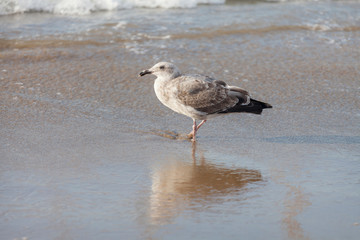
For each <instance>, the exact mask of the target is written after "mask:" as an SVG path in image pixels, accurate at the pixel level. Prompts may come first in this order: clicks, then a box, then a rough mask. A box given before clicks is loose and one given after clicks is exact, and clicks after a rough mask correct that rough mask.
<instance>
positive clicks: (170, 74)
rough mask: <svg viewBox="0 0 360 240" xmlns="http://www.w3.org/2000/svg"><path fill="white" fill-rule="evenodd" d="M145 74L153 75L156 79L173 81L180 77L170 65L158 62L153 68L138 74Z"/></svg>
mask: <svg viewBox="0 0 360 240" xmlns="http://www.w3.org/2000/svg"><path fill="white" fill-rule="evenodd" d="M146 74H154V75H155V76H157V77H161V78H167V79H173V78H177V77H178V76H180V71H179V69H178V68H177V67H176V66H175V65H174V64H172V63H169V62H159V63H157V64H155V65H154V66H153V67H151V68H149V69H147V70H144V71H142V72H141V73H139V76H141V77H142V76H144V75H146Z"/></svg>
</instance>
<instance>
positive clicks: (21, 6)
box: [0, 0, 225, 15]
mask: <svg viewBox="0 0 360 240" xmlns="http://www.w3.org/2000/svg"><path fill="white" fill-rule="evenodd" d="M223 3H225V0H1V1H0V15H8V14H14V13H24V12H49V13H55V14H74V15H84V14H89V13H91V12H96V11H111V10H119V9H129V8H136V7H145V8H193V7H196V6H197V5H198V4H223Z"/></svg>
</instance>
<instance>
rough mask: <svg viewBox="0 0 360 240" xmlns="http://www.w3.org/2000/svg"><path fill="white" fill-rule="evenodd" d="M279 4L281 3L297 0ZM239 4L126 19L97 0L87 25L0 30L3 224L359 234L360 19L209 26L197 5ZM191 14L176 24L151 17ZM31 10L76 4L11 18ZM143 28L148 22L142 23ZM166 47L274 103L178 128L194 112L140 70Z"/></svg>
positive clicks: (115, 230)
mask: <svg viewBox="0 0 360 240" xmlns="http://www.w3.org/2000/svg"><path fill="white" fill-rule="evenodd" d="M329 4H330V3H329ZM332 4H335V5H336V6H337V7H339V9H338V12H337V8H336V6H335V7H334V6H333V5H332ZM338 5H339V4H338ZM338 5H337V3H331V4H330V6H331V7H334V9H335V10H332V11H334V12H335V13H334V18H336V16H337V14H340V13H341V12H342V11H341V10H342V9H341V8H342V7H343V6H342V5H341V6H340V5H339V6H338ZM235 6H237V7H239V6H238V5H235ZM244 6H245V7H246V8H249V9H247V10H250V9H251V8H252V7H255V8H256V7H258V8H257V9H259V8H264V9H260V11H266V9H267V7H268V6H269V5H267V4H264V5H263V4H260V7H259V6H254V5H244ZM244 6H243V7H244ZM271 6H273V5H271ZM274 6H276V8H279V9H277V10H274V9H273V10H272V11H273V14H274V16H277V15H278V14H279V13H278V12H277V11H279V12H281V11H282V10H284V9H285V10H287V11H289V12H288V14H290V13H292V12H291V11H293V10H294V9H296V8H297V7H298V6H296V5H295V6H294V5H291V4H290V5H289V6H286V5H274ZM284 6H285V7H284ZM307 6H308V5H307ZM320 6H323V5H320ZM355 6H358V5H356V4H355ZM282 7H283V8H284V9H281V8H282ZM312 7H313V8H314V9H315V10H316V9H317V8H320V7H319V6H317V5H315V6H312ZM323 7H324V6H323ZM325 7H328V5H325ZM325 7H324V8H325ZM347 7H348V8H350V7H351V6H350V7H349V6H347ZM234 8H235V7H234V6H232V5H230V6H229V5H224V6H201V7H198V8H196V9H188V10H179V9H173V10H166V11H164V10H163V9H152V10H146V9H139V10H132V11H135V12H136V14H138V15H136V14H135V13H132V14H133V15H134V16H132V15H131V14H130V13H125V12H124V13H122V14H124V15H126V14H129V15H130V16H127V18H128V19H127V20H126V23H122V24H120V25H119V21H120V20H121V17H119V16H120V15H119V13H116V12H113V13H96V14H93V15H91V16H86V17H83V18H85V19H81V18H80V20H78V21H85V20H86V21H89V22H92V21H93V22H96V21H99V19H100V20H102V21H103V23H102V24H101V26H102V27H99V28H97V27H92V28H91V29H92V30H93V31H88V33H87V35H86V34H85V33H84V32H80V33H66V34H63V35H61V36H60V37H59V36H58V35H56V34H55V35H54V34H51V33H50V34H48V35H44V36H40V37H39V38H38V37H30V35H31V34H29V36H26V37H24V38H25V39H24V38H19V37H16V36H15V37H14V39H15V40H14V39H13V38H12V37H11V36H12V35H11V34H15V35H16V34H17V33H16V32H14V31H10V30H9V31H8V33H7V35H6V36H7V37H3V38H2V42H1V41H0V42H1V43H4V42H5V43H6V45H5V44H2V45H1V46H2V47H0V49H1V50H0V51H1V52H0V79H1V81H0V82H1V86H0V89H1V95H0V101H1V113H0V114H1V120H0V121H1V122H0V124H1V129H0V136H1V137H0V146H1V147H0V156H1V165H0V179H1V184H0V192H1V194H0V196H1V197H0V233H1V239H22V238H26V239H219V238H223V239H239V238H244V239H264V237H266V238H268V239H357V238H358V236H359V235H360V226H359V222H360V218H359V216H360V204H359V202H360V191H359V186H360V185H359V184H360V183H359V174H360V165H359V160H360V151H359V149H360V148H359V146H360V130H359V126H360V110H359V109H360V97H359V96H360V84H359V79H360V70H359V69H360V62H359V56H360V51H359V49H358V46H359V44H360V34H359V29H353V30H346V29H348V28H347V27H346V26H353V25H354V26H355V25H356V24H353V25H351V24H350V25H346V26H345V27H343V28H341V29H339V28H337V29H335V30H334V29H332V30H331V29H330V30H324V29H316V27H315V28H314V29H311V28H309V29H297V28H293V27H288V28H287V29H284V28H279V27H274V26H272V27H270V29H269V28H268V27H267V26H260V27H259V28H255V29H253V30H251V31H250V30H242V29H243V28H242V27H241V26H239V25H237V24H230V23H229V24H230V25H228V26H227V28H226V29H227V31H221V29H222V28H221V24H219V25H216V26H215V30H214V31H210V33H209V30H208V29H212V28H214V26H212V24H215V23H212V22H207V21H206V19H205V20H204V19H202V20H203V21H202V22H201V23H199V22H197V21H194V19H193V17H194V15H193V14H194V13H198V12H199V13H201V14H203V13H208V14H213V13H214V12H216V13H218V14H224V15H226V14H228V13H229V12H231V9H234ZM308 8H309V9H310V10H311V7H308ZM309 9H307V10H309ZM310 10H309V12H311V11H310ZM254 11H255V10H254ZM256 11H257V10H256ZM304 11H305V10H304ZM305 12H306V13H308V12H307V11H305ZM325 12H326V11H325ZM154 13H156V14H154ZM233 14H235V12H234V13H233ZM30 15H31V14H30ZM154 15H155V16H154ZM157 15H159V16H160V17H159V18H157V17H156V16H157ZM180 15H181V19H183V22H181V23H180V24H179V28H180V29H177V30H173V29H171V28H170V25H167V26H166V27H167V29H165V30H164V29H163V30H161V29H160V30H159V29H157V28H156V27H153V28H152V27H150V24H146V23H147V21H146V20H149V19H151V20H152V21H155V26H159V25H160V22H161V21H160V19H163V18H165V17H167V18H168V20H169V21H170V23H172V22H176V21H177V19H178V18H177V17H178V16H180ZM284 15H286V14H284ZM299 15H301V13H299ZM325 15H326V14H325ZM121 16H123V15H121ZM138 16H141V18H142V19H139V18H138ZM174 16H175V17H174ZM203 16H207V15H203ZM17 17H18V18H27V17H30V18H32V19H36V21H37V22H41V21H43V22H45V23H44V26H49V25H48V23H46V21H50V20H48V18H49V19H53V20H54V21H56V20H59V19H58V18H60V20H61V19H62V18H63V17H59V16H49V15H47V14H33V15H31V16H26V15H21V16H9V17H7V18H6V19H7V21H9V22H13V21H15V20H14V19H12V18H17ZM64 18H65V17H64ZM3 19H4V17H3ZM104 19H106V20H104ZM290 19H291V18H290ZM325 19H326V18H325ZM60 20H59V21H60ZM32 21H35V20H32ZM61 21H63V20H61ZM61 21H60V22H61ZM121 21H122V20H121ZM229 21H230V20H229ZM142 22H144V24H145V26H144V25H141V24H140V23H142ZM230 22H231V21H230ZM325 22H326V21H325ZM338 22H340V20H339V21H338ZM326 23H328V22H326ZM355 23H356V22H355ZM191 24H194V26H193V28H190V27H189V25H191ZM284 25H286V24H283V25H279V26H284ZM288 25H289V24H288ZM290 25H291V24H290ZM35 26H38V25H36V24H35ZM114 26H118V30H116V31H120V32H119V33H118V35H116V33H112V34H110V33H109V32H111V31H112V30H114ZM124 26H125V28H126V31H125V30H121V29H122V27H124ZM42 27H43V26H42ZM313 27H314V26H313ZM182 28H183V29H182ZM229 28H230V30H229ZM323 28H324V26H323ZM22 29H23V32H26V31H27V30H26V28H25V27H23V28H22ZM119 29H120V30H119ZM139 29H140V30H141V31H142V32H145V33H146V34H147V35H146V36H145V37H144V36H143V35H139V37H138V38H134V39H131V38H132V37H134V36H137V35H138V34H137V32H139V31H140V30H139ZM181 29H182V30H181ZM245 29H248V28H247V27H246V28H245ZM28 31H29V32H30V33H31V30H28ZM114 31H115V30H114ZM122 31H123V32H122ZM132 31H133V33H132ZM125 33H128V34H129V35H128V36H126V37H127V39H125V40H121V39H122V38H125V37H124V34H125ZM114 34H115V37H114ZM167 35H169V37H166V36H167ZM3 36H5V35H3ZM79 36H81V39H79ZM101 36H103V38H101ZM149 36H150V37H149ZM59 38H60V40H59ZM41 39H43V40H42V41H43V42H41V44H39V41H40V40H41ZM44 39H46V41H48V42H47V43H48V44H46V43H45V42H44ZM65 40H66V41H65ZM111 41H113V42H111ZM44 43H45V45H44ZM160 60H167V61H172V62H174V63H176V65H178V66H179V68H180V69H181V70H183V71H184V72H189V73H195V72H198V73H204V74H207V75H210V76H213V77H216V78H218V79H222V80H225V81H227V82H228V83H229V84H232V85H238V86H241V87H243V88H245V89H247V90H249V91H250V93H252V96H253V97H254V98H256V99H259V100H263V101H266V102H269V103H270V104H272V105H273V107H274V108H273V109H269V110H268V109H266V111H265V110H264V112H263V114H262V115H261V116H255V115H249V114H233V115H227V116H224V117H219V118H215V119H212V120H210V121H208V122H207V123H206V124H205V125H204V126H203V127H202V128H201V129H200V131H199V133H198V134H199V135H198V142H197V144H192V143H191V142H190V141H187V140H184V139H182V138H181V137H178V136H182V135H183V134H185V133H188V132H189V131H190V130H191V125H192V121H191V119H189V118H187V117H185V116H181V115H178V114H176V113H173V112H172V111H171V110H168V109H167V108H166V107H164V106H162V105H161V103H160V102H159V101H158V100H157V98H156V96H155V94H154V91H153V78H152V77H150V76H149V77H146V78H138V76H137V74H138V73H139V72H140V71H141V70H143V69H145V68H148V67H150V66H152V65H153V64H154V63H156V62H158V61H160Z"/></svg>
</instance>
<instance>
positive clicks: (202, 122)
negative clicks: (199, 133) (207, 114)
mask: <svg viewBox="0 0 360 240" xmlns="http://www.w3.org/2000/svg"><path fill="white" fill-rule="evenodd" d="M204 123H206V120H202V121H201V123H200V124H199V125H198V126H197V130H199V128H200V127H201V126H202V125H203V124H204Z"/></svg>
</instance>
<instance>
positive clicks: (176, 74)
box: [140, 62, 272, 141]
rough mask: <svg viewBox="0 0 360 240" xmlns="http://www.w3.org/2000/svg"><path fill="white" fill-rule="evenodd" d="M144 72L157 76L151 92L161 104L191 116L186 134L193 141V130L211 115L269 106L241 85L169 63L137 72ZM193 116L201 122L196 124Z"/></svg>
mask: <svg viewBox="0 0 360 240" xmlns="http://www.w3.org/2000/svg"><path fill="white" fill-rule="evenodd" d="M146 74H154V75H155V76H157V78H156V80H155V84H154V88H155V93H156V96H157V97H158V99H159V100H160V101H161V102H162V103H163V104H164V105H165V106H167V107H169V108H170V109H172V110H174V111H175V112H178V113H181V114H184V115H186V116H189V117H191V118H192V119H193V130H192V132H191V133H190V134H189V135H188V136H189V138H192V139H193V141H196V132H197V130H198V129H199V128H200V127H201V126H202V125H203V124H204V123H205V122H206V120H207V119H209V118H211V117H214V116H217V115H220V114H224V113H234V112H247V113H254V114H261V112H262V110H263V109H264V108H272V106H271V105H270V104H268V103H263V102H260V101H257V100H254V99H252V98H250V95H249V93H248V92H247V91H245V90H244V89H241V88H239V87H235V86H229V85H227V84H226V83H225V82H223V81H220V80H215V79H213V78H210V77H208V76H203V75H182V74H181V73H180V71H179V69H178V68H177V67H176V66H175V65H174V64H171V63H167V62H160V63H157V64H155V65H154V66H153V67H152V68H150V69H148V70H144V71H142V72H141V73H140V76H144V75H146ZM196 120H202V122H201V123H200V124H199V125H196Z"/></svg>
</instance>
